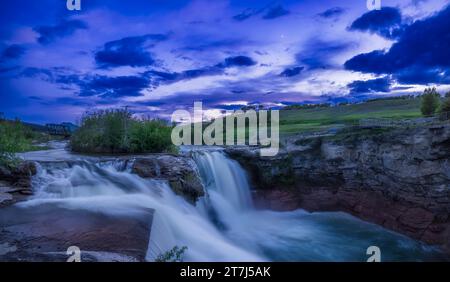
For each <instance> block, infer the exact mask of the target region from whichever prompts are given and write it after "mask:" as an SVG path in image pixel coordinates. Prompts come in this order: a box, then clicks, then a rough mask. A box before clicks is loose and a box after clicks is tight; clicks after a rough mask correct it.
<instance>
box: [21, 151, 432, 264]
mask: <svg viewBox="0 0 450 282" xmlns="http://www.w3.org/2000/svg"><path fill="white" fill-rule="evenodd" d="M59 150H61V149H59ZM53 153H55V154H57V152H53ZM191 153H192V155H193V157H194V160H195V163H196V165H197V168H196V169H197V170H198V172H199V175H200V176H201V179H202V181H203V184H204V186H205V188H206V192H207V193H206V194H207V195H206V196H205V197H202V198H201V199H200V200H199V201H198V202H197V204H196V206H193V205H191V204H189V203H188V202H186V201H185V200H184V199H183V198H182V197H179V196H177V195H175V194H174V193H173V192H172V190H171V189H170V188H169V186H168V185H167V183H165V182H163V181H156V180H148V179H142V178H140V177H139V176H137V175H135V174H132V173H130V168H129V164H128V165H127V164H126V163H124V162H123V161H108V162H105V161H98V160H93V159H90V158H88V159H83V158H80V159H78V161H77V162H76V164H73V163H72V164H70V165H69V164H67V165H61V162H57V163H52V162H41V163H40V164H39V169H38V174H37V175H36V176H35V177H34V179H33V188H34V190H35V195H34V196H33V197H32V198H31V199H30V200H28V201H26V202H22V203H20V204H19V206H21V207H23V208H39V206H40V205H46V204H58V205H61V206H63V207H65V208H70V209H85V210H90V211H95V212H99V213H106V214H111V215H127V216H133V215H135V214H136V215H138V214H140V212H141V211H142V210H145V209H146V210H148V209H149V208H151V209H154V210H155V213H154V218H153V221H152V230H151V236H150V237H151V238H150V242H149V246H148V250H147V260H149V261H152V260H154V259H155V258H156V257H157V256H158V255H159V254H161V253H162V252H165V251H167V250H170V249H171V248H173V247H174V246H179V247H182V246H186V247H187V248H188V249H187V251H186V252H185V256H184V259H185V261H271V260H273V261H365V260H367V258H368V256H367V255H366V250H367V248H368V247H369V246H378V247H379V248H380V249H381V259H382V260H383V261H427V260H439V259H441V255H440V253H439V252H437V251H436V250H435V249H434V248H432V247H429V246H426V245H423V244H421V243H419V242H416V241H414V240H411V239H409V238H406V237H404V236H402V235H399V234H396V233H394V232H390V231H387V230H386V229H383V228H381V227H379V226H376V225H373V224H369V223H366V222H363V221H361V220H358V219H356V218H354V217H352V216H350V215H348V214H344V213H337V212H317V213H308V212H306V211H303V210H296V211H292V212H274V211H269V210H257V209H255V208H254V207H253V204H252V197H251V190H250V186H249V183H248V181H247V176H246V173H245V171H244V170H243V169H242V168H241V167H240V165H239V164H238V163H237V162H235V161H233V160H230V159H229V158H227V157H226V156H225V155H224V154H223V153H222V152H221V151H217V150H195V151H192V152H191ZM33 154H34V155H32V157H33V158H36V157H37V155H36V154H38V153H35V152H34V153H33ZM63 154H65V155H64V158H70V159H71V160H72V161H73V159H74V158H75V157H74V156H72V155H70V156H69V155H67V152H64V153H63ZM44 155H45V156H47V157H48V156H49V154H45V153H44ZM50 155H51V154H50ZM23 157H25V158H26V157H27V156H26V155H24V156H23ZM77 158H78V157H77ZM47 161H48V159H47ZM150 221H151V220H150V219H149V222H150ZM149 224H150V223H149Z"/></svg>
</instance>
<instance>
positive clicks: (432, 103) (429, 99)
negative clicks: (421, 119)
mask: <svg viewBox="0 0 450 282" xmlns="http://www.w3.org/2000/svg"><path fill="white" fill-rule="evenodd" d="M440 97H441V96H440V95H439V93H438V92H437V91H436V88H434V87H433V88H427V89H425V91H424V93H423V95H422V105H421V107H420V111H421V112H422V115H424V116H426V117H428V116H432V115H434V114H435V112H436V110H437V109H438V107H439V103H440Z"/></svg>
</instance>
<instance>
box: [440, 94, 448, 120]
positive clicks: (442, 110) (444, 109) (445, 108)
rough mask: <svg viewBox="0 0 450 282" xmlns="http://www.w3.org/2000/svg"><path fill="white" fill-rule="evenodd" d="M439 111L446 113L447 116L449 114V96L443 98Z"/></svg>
mask: <svg viewBox="0 0 450 282" xmlns="http://www.w3.org/2000/svg"><path fill="white" fill-rule="evenodd" d="M439 112H440V113H442V114H443V113H446V114H447V116H449V114H450V96H448V97H447V98H445V101H444V102H443V103H442V105H441V108H440V110H439Z"/></svg>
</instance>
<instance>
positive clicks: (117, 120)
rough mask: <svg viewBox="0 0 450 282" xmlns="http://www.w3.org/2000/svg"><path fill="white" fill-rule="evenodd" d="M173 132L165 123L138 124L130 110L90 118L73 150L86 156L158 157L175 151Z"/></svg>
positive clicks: (104, 112) (74, 140) (78, 133)
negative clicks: (164, 152) (148, 155)
mask: <svg viewBox="0 0 450 282" xmlns="http://www.w3.org/2000/svg"><path fill="white" fill-rule="evenodd" d="M171 130H172V128H171V127H170V126H169V125H167V124H166V123H165V122H164V121H162V120H151V119H145V120H138V119H136V118H133V117H132V114H131V113H130V112H129V111H128V110H101V111H96V112H94V113H90V114H86V115H85V116H84V117H83V118H82V120H81V126H80V128H79V129H78V130H77V131H76V132H75V133H74V134H73V135H72V137H71V139H70V146H71V148H72V150H73V151H75V152H82V153H113V154H114V153H155V152H163V151H170V150H172V149H173V145H172V142H171V138H170V135H171Z"/></svg>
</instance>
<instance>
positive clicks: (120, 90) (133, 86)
mask: <svg viewBox="0 0 450 282" xmlns="http://www.w3.org/2000/svg"><path fill="white" fill-rule="evenodd" d="M148 86H149V81H148V80H147V79H146V78H145V77H141V76H117V77H108V76H103V75H96V76H94V77H91V78H88V79H87V81H86V82H84V83H83V84H82V85H81V87H80V96H101V97H104V98H108V97H109V98H116V97H127V96H128V97H129V96H140V95H141V93H140V91H142V90H143V89H145V88H147V87H148Z"/></svg>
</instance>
